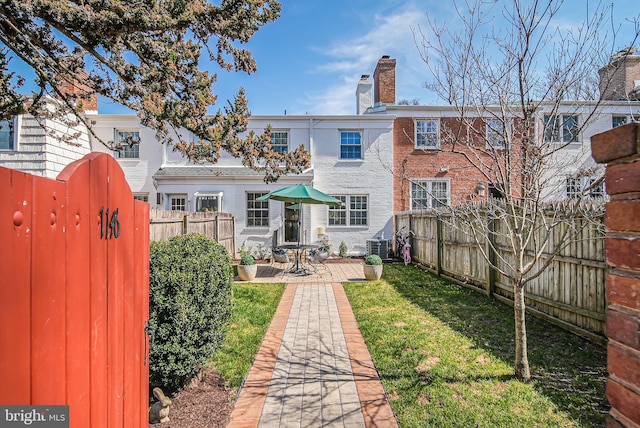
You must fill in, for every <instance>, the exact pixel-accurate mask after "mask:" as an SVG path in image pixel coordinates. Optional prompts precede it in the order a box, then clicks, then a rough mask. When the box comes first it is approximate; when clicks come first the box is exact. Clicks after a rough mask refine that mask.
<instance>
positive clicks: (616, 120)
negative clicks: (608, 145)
mask: <svg viewBox="0 0 640 428" xmlns="http://www.w3.org/2000/svg"><path fill="white" fill-rule="evenodd" d="M626 123H627V116H612V117H611V127H612V128H617V127H618V126H622V125H625V124H626Z"/></svg>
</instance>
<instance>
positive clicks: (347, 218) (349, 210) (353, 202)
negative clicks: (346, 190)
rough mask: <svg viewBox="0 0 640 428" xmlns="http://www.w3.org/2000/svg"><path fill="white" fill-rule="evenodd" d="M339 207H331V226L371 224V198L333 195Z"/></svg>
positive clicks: (329, 222)
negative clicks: (339, 202)
mask: <svg viewBox="0 0 640 428" xmlns="http://www.w3.org/2000/svg"><path fill="white" fill-rule="evenodd" d="M333 197H334V198H336V199H340V201H342V204H340V205H339V206H333V205H331V206H329V221H328V224H329V226H366V225H367V224H369V220H368V219H369V197H368V196H366V195H333Z"/></svg>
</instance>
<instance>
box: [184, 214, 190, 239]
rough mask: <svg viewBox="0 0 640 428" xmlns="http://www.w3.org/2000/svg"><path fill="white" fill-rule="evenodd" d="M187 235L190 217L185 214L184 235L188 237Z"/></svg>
mask: <svg viewBox="0 0 640 428" xmlns="http://www.w3.org/2000/svg"><path fill="white" fill-rule="evenodd" d="M187 233H189V216H188V215H187V214H185V215H184V216H183V217H182V234H183V235H186V234H187Z"/></svg>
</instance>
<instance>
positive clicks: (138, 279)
mask: <svg viewBox="0 0 640 428" xmlns="http://www.w3.org/2000/svg"><path fill="white" fill-rule="evenodd" d="M134 210H135V215H134V219H135V232H134V241H133V242H134V246H135V249H134V254H138V255H139V257H137V258H136V259H135V266H134V275H133V276H134V278H135V282H134V289H135V290H136V292H135V294H134V302H135V304H134V308H135V309H136V312H135V315H134V323H135V325H136V326H140V328H136V331H135V333H136V339H135V345H136V346H137V352H136V367H138V371H137V377H133V379H139V381H138V382H135V384H137V386H138V392H137V393H136V396H137V397H138V399H139V403H143V404H144V403H148V402H149V345H150V344H149V341H148V339H147V336H146V333H145V331H144V327H145V326H146V324H147V320H148V319H149V292H148V290H149V220H148V219H149V204H147V203H144V202H140V201H135V204H134ZM135 375H136V374H135V372H134V375H133V376H135ZM139 420H140V425H139V426H140V427H143V426H145V425H147V424H148V421H149V418H148V413H147V412H145V411H142V412H140V416H139Z"/></svg>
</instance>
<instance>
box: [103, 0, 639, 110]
mask: <svg viewBox="0 0 640 428" xmlns="http://www.w3.org/2000/svg"><path fill="white" fill-rule="evenodd" d="M281 3H282V15H281V17H280V19H278V20H277V21H275V22H273V23H270V24H268V25H266V26H265V27H263V28H262V29H260V30H259V31H258V32H257V33H256V34H255V35H254V36H253V38H252V40H251V42H250V43H248V45H247V48H248V49H249V50H250V51H251V52H252V53H253V55H254V56H255V58H256V60H257V63H258V71H257V72H256V73H254V74H252V75H247V74H245V73H234V72H227V71H224V70H221V69H219V68H212V70H213V71H214V72H215V73H217V74H218V82H217V83H216V84H215V85H214V87H213V88H214V92H215V93H216V94H218V96H219V98H218V102H217V103H216V106H215V107H216V109H217V108H222V107H223V106H224V105H226V101H225V100H226V99H229V98H230V97H232V96H233V95H234V94H235V93H237V91H238V89H239V88H240V87H244V88H245V90H246V92H247V97H248V99H249V108H250V109H251V111H252V113H253V114H276V115H279V114H284V113H285V111H286V113H287V114H354V113H355V90H356V85H357V82H358V80H359V79H360V76H361V75H362V74H371V75H373V70H374V68H375V65H376V62H377V60H378V59H379V58H380V57H381V56H382V55H390V56H391V57H392V58H395V59H396V61H397V66H396V67H397V68H396V73H397V74H396V81H397V83H396V99H397V100H401V99H409V100H412V99H414V98H418V99H419V100H420V103H421V104H433V103H436V102H437V100H436V99H435V98H434V95H433V94H432V93H430V92H429V91H428V90H427V89H425V88H424V82H425V81H427V80H428V79H429V76H428V70H427V68H426V66H425V64H424V63H423V62H422V61H421V60H420V58H419V55H418V51H417V48H416V45H415V42H414V39H413V34H412V30H413V29H416V28H417V27H418V26H422V27H426V26H427V13H428V14H429V16H430V17H432V18H435V19H437V20H438V21H439V22H443V21H447V22H450V21H451V20H452V18H453V17H454V11H453V2H452V1H451V0H281ZM566 3H567V5H565V10H564V13H563V14H562V17H561V18H560V19H563V20H564V22H559V23H558V25H575V24H578V23H581V22H582V21H584V19H585V18H586V16H587V4H588V3H589V8H590V9H593V8H595V6H596V4H597V2H596V1H594V0H592V1H587V0H566ZM604 3H605V4H613V14H614V15H613V21H614V22H613V23H612V25H613V26H616V27H618V26H621V32H620V34H619V37H618V39H617V41H616V43H615V44H614V46H613V48H615V49H621V48H623V47H625V45H626V44H627V43H628V41H629V40H631V39H630V38H631V37H632V35H633V33H634V28H635V27H634V25H633V24H631V23H629V22H628V21H627V20H626V19H625V17H629V16H631V17H636V18H638V17H639V16H640V6H638V2H637V0H613V1H611V0H609V1H606V0H605V1H604ZM610 27H611V26H610ZM638 43H639V42H636V45H638ZM639 47H640V46H639ZM99 111H100V112H101V113H119V112H122V111H123V109H122V107H120V106H117V105H114V104H112V103H107V102H101V103H100V106H99Z"/></svg>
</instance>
